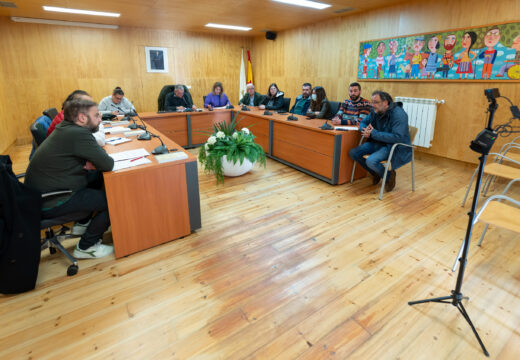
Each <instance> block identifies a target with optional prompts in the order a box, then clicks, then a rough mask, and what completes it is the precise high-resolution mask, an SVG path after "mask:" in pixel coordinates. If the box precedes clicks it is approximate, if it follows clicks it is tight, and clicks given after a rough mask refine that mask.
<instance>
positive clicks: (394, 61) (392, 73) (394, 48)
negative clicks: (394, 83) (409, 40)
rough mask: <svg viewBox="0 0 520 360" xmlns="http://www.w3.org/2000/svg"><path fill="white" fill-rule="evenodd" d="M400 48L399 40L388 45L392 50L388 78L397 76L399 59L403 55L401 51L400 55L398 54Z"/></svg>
mask: <svg viewBox="0 0 520 360" xmlns="http://www.w3.org/2000/svg"><path fill="white" fill-rule="evenodd" d="M398 46H399V43H398V42H397V40H392V41H390V42H389V43H388V47H389V48H390V56H389V57H388V77H389V78H395V77H396V76H397V61H398V60H399V57H400V56H401V54H402V53H403V52H402V51H401V53H400V54H396V52H397V47H398ZM405 47H406V45H405ZM403 49H404V48H403Z"/></svg>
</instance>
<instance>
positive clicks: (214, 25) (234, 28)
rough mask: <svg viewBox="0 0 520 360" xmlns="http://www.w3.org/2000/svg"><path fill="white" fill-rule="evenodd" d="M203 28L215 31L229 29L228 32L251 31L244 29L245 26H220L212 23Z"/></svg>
mask: <svg viewBox="0 0 520 360" xmlns="http://www.w3.org/2000/svg"><path fill="white" fill-rule="evenodd" d="M204 26H206V27H212V28H217V29H229V30H240V31H249V30H251V28H250V27H245V26H235V25H222V24H213V23H207V24H206V25H204Z"/></svg>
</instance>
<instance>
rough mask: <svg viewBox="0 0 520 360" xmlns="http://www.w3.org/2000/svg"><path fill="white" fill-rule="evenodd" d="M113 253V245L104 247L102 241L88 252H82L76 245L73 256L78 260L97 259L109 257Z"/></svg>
mask: <svg viewBox="0 0 520 360" xmlns="http://www.w3.org/2000/svg"><path fill="white" fill-rule="evenodd" d="M113 252H114V247H113V246H112V245H103V244H101V240H99V241H98V242H97V243H96V244H95V245H92V246H91V247H89V248H88V249H87V250H81V249H80V248H79V247H78V245H76V248H75V249H74V253H73V256H74V257H75V258H77V259H97V258H102V257H105V256H108V255H110V254H112V253H113Z"/></svg>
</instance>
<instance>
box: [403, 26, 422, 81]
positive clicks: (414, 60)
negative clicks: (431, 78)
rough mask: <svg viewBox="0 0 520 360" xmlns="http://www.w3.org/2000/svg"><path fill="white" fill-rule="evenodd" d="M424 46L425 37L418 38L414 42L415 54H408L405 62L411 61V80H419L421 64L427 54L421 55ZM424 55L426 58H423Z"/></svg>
mask: <svg viewBox="0 0 520 360" xmlns="http://www.w3.org/2000/svg"><path fill="white" fill-rule="evenodd" d="M423 46H424V36H418V37H416V38H415V40H414V41H413V51H414V52H413V54H412V53H406V55H405V57H404V60H405V61H409V64H410V66H411V68H412V71H411V74H410V76H411V78H412V79H417V78H419V70H420V69H421V66H422V65H421V63H422V59H423V57H426V56H427V55H426V54H421V50H422V48H423ZM423 55H424V56H423Z"/></svg>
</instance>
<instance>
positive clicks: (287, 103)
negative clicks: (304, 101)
mask: <svg viewBox="0 0 520 360" xmlns="http://www.w3.org/2000/svg"><path fill="white" fill-rule="evenodd" d="M290 105H291V98H283V107H282V108H281V109H280V111H285V112H288V111H289V107H290Z"/></svg>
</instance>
